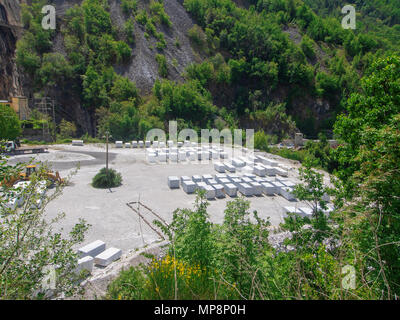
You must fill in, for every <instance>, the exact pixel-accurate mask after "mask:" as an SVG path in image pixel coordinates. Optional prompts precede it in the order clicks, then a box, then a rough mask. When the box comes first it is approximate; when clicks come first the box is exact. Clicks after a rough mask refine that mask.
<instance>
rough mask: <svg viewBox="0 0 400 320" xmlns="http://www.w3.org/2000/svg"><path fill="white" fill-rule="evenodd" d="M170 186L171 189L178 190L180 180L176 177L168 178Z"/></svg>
mask: <svg viewBox="0 0 400 320" xmlns="http://www.w3.org/2000/svg"><path fill="white" fill-rule="evenodd" d="M168 186H169V187H170V189H178V188H179V178H178V177H176V176H169V177H168Z"/></svg>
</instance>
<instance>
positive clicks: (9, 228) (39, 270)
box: [0, 156, 89, 300]
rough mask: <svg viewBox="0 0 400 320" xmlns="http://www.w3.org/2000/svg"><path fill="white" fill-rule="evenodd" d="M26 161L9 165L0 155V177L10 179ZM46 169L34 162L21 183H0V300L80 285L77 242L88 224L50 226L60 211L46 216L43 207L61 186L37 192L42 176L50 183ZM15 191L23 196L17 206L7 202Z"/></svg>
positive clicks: (37, 296) (70, 289) (72, 290)
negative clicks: (62, 229)
mask: <svg viewBox="0 0 400 320" xmlns="http://www.w3.org/2000/svg"><path fill="white" fill-rule="evenodd" d="M25 165H26V164H23V163H19V164H17V165H15V166H11V165H9V164H8V163H7V159H5V158H3V157H1V156H0V168H1V170H0V181H1V182H3V181H4V180H9V179H10V178H11V177H13V176H14V175H15V174H16V173H17V172H20V171H21V170H23V168H24V166H25ZM47 171H48V168H46V167H44V166H42V167H40V168H38V170H37V172H36V173H35V174H33V175H32V176H31V179H30V184H29V185H28V186H27V187H26V188H21V187H19V188H16V187H11V188H10V187H7V186H3V185H2V187H1V188H2V197H1V198H0V217H1V219H0V300H23V299H24V300H29V299H46V298H49V297H50V294H51V293H52V294H54V295H59V294H62V293H63V294H65V295H66V296H70V295H72V294H74V293H77V292H79V290H80V289H81V287H80V285H79V282H80V281H81V280H82V279H83V276H84V274H77V273H76V267H77V259H78V254H77V253H76V246H77V245H79V244H81V243H82V242H83V240H84V235H85V233H86V232H87V230H88V228H89V225H88V224H87V223H86V222H85V221H84V220H79V221H78V223H77V224H75V225H74V226H73V228H72V229H71V232H70V233H69V235H68V236H67V237H65V236H64V235H62V234H61V233H60V232H55V231H54V229H55V223H56V222H59V221H60V219H62V218H63V217H64V215H63V214H59V215H57V217H55V218H54V219H51V220H49V219H48V216H46V215H45V209H46V206H47V204H48V203H49V202H50V201H52V200H53V199H55V198H56V197H58V196H60V195H61V193H62V188H63V187H62V186H58V187H56V189H55V190H53V192H52V193H51V195H46V196H42V195H41V194H39V193H38V192H37V190H38V189H39V188H43V185H42V184H41V183H43V181H45V182H46V184H45V185H44V187H47V186H49V185H50V184H51V182H50V181H48V176H47V174H46V172H47ZM16 193H17V194H19V197H20V199H22V200H21V205H20V207H19V208H18V207H17V208H13V206H12V205H10V201H11V200H12V199H13V198H15V196H16ZM38 203H40V204H41V205H40V206H38ZM50 288H51V289H52V290H51V291H50V290H49V289H50Z"/></svg>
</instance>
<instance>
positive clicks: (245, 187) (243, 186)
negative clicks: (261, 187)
mask: <svg viewBox="0 0 400 320" xmlns="http://www.w3.org/2000/svg"><path fill="white" fill-rule="evenodd" d="M238 189H239V192H240V193H241V194H243V195H244V196H246V197H249V196H252V195H253V194H254V190H253V189H254V188H253V187H252V186H250V185H249V184H247V183H239V185H238Z"/></svg>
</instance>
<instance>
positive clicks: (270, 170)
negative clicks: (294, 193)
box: [264, 165, 276, 177]
mask: <svg viewBox="0 0 400 320" xmlns="http://www.w3.org/2000/svg"><path fill="white" fill-rule="evenodd" d="M264 168H265V174H266V175H267V176H270V177H271V176H274V175H276V171H275V168H273V167H271V166H269V165H264Z"/></svg>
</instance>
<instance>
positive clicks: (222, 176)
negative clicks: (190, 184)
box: [214, 173, 227, 181]
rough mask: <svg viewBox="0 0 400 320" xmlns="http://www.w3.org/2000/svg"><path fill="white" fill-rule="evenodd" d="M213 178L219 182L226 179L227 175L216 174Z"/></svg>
mask: <svg viewBox="0 0 400 320" xmlns="http://www.w3.org/2000/svg"><path fill="white" fill-rule="evenodd" d="M214 177H215V180H217V181H219V180H220V179H223V178H227V175H226V174H225V173H217V174H215V175H214Z"/></svg>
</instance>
